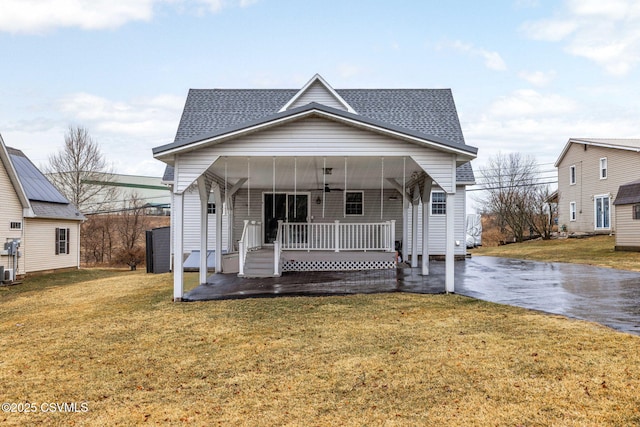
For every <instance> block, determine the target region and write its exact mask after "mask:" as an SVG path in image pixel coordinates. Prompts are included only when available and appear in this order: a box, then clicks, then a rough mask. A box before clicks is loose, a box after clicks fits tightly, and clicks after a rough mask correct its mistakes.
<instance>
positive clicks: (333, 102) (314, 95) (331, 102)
mask: <svg viewBox="0 0 640 427" xmlns="http://www.w3.org/2000/svg"><path fill="white" fill-rule="evenodd" d="M311 102H317V103H318V104H323V105H326V106H328V107H333V108H338V109H340V110H346V108H345V107H344V105H342V103H341V102H340V101H338V100H337V99H336V97H335V96H334V95H333V94H332V93H331V92H329V91H328V90H327V88H326V87H324V85H323V84H322V83H320V82H318V81H316V82H314V83H313V84H311V86H309V87H308V88H307V90H306V91H304V92H303V93H302V94H301V95H300V96H299V97H298V99H296V100H295V102H294V103H293V104H291V105H290V106H289V109H291V108H296V107H302V106H303V105H307V104H309V103H311Z"/></svg>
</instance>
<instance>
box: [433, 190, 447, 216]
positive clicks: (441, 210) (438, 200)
mask: <svg viewBox="0 0 640 427" xmlns="http://www.w3.org/2000/svg"><path fill="white" fill-rule="evenodd" d="M446 213H447V195H446V193H445V192H444V191H432V192H431V215H445V214H446Z"/></svg>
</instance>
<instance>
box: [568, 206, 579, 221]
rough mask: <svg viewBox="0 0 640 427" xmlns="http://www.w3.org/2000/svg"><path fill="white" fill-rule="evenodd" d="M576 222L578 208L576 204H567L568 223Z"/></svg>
mask: <svg viewBox="0 0 640 427" xmlns="http://www.w3.org/2000/svg"><path fill="white" fill-rule="evenodd" d="M577 220H578V206H577V205H576V202H569V221H571V222H575V221H577Z"/></svg>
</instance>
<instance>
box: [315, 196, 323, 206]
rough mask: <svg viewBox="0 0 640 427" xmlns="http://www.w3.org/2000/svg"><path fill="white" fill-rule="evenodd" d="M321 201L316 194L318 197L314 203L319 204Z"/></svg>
mask: <svg viewBox="0 0 640 427" xmlns="http://www.w3.org/2000/svg"><path fill="white" fill-rule="evenodd" d="M321 203H322V199H321V198H320V196H318V198H317V199H316V205H319V204H321Z"/></svg>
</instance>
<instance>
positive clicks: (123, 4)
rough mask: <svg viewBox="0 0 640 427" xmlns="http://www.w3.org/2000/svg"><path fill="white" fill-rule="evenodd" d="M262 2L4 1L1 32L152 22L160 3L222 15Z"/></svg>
mask: <svg viewBox="0 0 640 427" xmlns="http://www.w3.org/2000/svg"><path fill="white" fill-rule="evenodd" d="M257 1H258V0H126V1H119V0H118V1H113V0H55V1H52V0H2V12H1V13H0V31H4V32H9V33H27V34H38V33H44V32H47V31H51V30H53V29H56V28H81V29H84V30H104V29H113V28H118V27H121V26H122V25H125V24H127V23H129V22H135V21H150V20H151V19H153V16H154V8H155V6H156V5H158V4H170V5H174V6H175V7H177V8H179V9H180V10H182V9H186V10H189V9H191V8H194V7H195V8H196V9H198V10H200V9H201V6H204V9H206V11H208V12H210V13H218V12H220V11H221V10H222V9H223V8H225V7H232V6H238V7H241V8H245V7H249V6H251V5H253V4H255V3H257Z"/></svg>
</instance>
